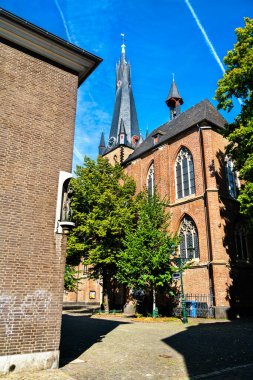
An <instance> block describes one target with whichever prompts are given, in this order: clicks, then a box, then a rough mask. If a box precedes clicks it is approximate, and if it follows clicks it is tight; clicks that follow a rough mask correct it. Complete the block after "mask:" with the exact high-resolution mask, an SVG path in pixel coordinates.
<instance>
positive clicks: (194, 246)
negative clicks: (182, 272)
mask: <svg viewBox="0 0 253 380" xmlns="http://www.w3.org/2000/svg"><path fill="white" fill-rule="evenodd" d="M179 235H180V239H181V241H180V246H179V252H180V257H184V258H188V259H196V258H198V257H199V242H198V232H197V228H196V226H195V223H194V221H193V220H192V219H191V218H190V217H189V216H185V217H184V219H183V220H182V223H181V226H180V233H179Z"/></svg>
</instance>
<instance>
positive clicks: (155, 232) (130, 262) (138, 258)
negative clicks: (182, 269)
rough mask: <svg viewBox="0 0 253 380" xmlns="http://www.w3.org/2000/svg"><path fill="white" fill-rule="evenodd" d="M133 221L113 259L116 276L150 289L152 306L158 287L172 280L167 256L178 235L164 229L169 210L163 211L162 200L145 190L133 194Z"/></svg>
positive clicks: (175, 244) (137, 286) (122, 281)
mask: <svg viewBox="0 0 253 380" xmlns="http://www.w3.org/2000/svg"><path fill="white" fill-rule="evenodd" d="M136 203H137V225H136V229H135V230H134V231H130V230H127V232H126V238H125V241H124V248H123V249H122V251H121V254H120V256H119V258H118V262H117V267H118V271H117V275H116V277H117V279H118V281H119V282H121V283H123V284H126V285H127V286H128V287H129V288H141V289H145V290H148V291H153V301H154V303H153V310H154V308H155V295H156V291H157V289H158V288H163V287H165V286H168V285H169V283H171V282H172V272H173V271H175V269H174V268H173V267H172V265H171V261H170V256H171V254H172V252H173V251H175V248H176V246H177V243H178V239H177V238H176V237H175V236H172V235H171V234H169V233H168V231H167V228H168V222H169V219H170V214H169V213H167V212H166V200H165V199H160V198H159V196H158V194H157V193H156V192H155V194H154V195H153V196H150V195H148V194H147V193H146V192H144V193H141V194H140V195H138V196H137V198H136Z"/></svg>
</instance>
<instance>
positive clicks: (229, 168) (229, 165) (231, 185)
mask: <svg viewBox="0 0 253 380" xmlns="http://www.w3.org/2000/svg"><path fill="white" fill-rule="evenodd" d="M226 172H227V183H228V191H229V194H230V195H231V197H233V198H236V196H237V186H236V182H237V178H236V172H235V171H234V164H233V161H232V160H230V159H227V161H226Z"/></svg>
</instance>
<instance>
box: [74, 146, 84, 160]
mask: <svg viewBox="0 0 253 380" xmlns="http://www.w3.org/2000/svg"><path fill="white" fill-rule="evenodd" d="M74 155H75V156H76V158H77V159H78V160H79V161H80V162H81V163H82V164H83V155H82V153H80V151H79V150H78V149H77V147H76V145H75V146H74Z"/></svg>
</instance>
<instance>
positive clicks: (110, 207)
mask: <svg viewBox="0 0 253 380" xmlns="http://www.w3.org/2000/svg"><path fill="white" fill-rule="evenodd" d="M71 187H72V188H73V197H72V202H71V207H72V209H73V222H74V223H75V228H74V229H73V231H72V232H71V234H70V236H69V239H68V250H67V264H71V265H78V264H79V263H80V261H81V260H83V262H84V264H85V265H91V267H90V275H91V277H93V278H100V277H103V293H104V296H105V297H106V296H107V287H108V281H109V280H110V278H111V276H113V275H114V273H115V270H116V262H117V257H118V255H119V252H120V250H121V249H122V247H123V239H124V237H125V231H126V228H128V229H130V230H131V226H132V225H133V223H134V219H135V212H134V208H133V195H134V194H135V183H134V181H133V180H132V179H130V178H129V177H127V176H126V175H125V174H124V172H123V169H122V167H121V166H120V165H116V166H112V165H111V164H110V163H109V161H108V160H107V159H104V158H102V157H101V156H99V157H98V159H97V161H93V160H91V159H89V158H85V159H84V164H83V166H77V169H76V178H73V179H72V180H71ZM104 302H105V303H106V304H107V303H108V299H107V300H106V299H104ZM106 307H107V305H106Z"/></svg>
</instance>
